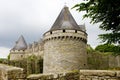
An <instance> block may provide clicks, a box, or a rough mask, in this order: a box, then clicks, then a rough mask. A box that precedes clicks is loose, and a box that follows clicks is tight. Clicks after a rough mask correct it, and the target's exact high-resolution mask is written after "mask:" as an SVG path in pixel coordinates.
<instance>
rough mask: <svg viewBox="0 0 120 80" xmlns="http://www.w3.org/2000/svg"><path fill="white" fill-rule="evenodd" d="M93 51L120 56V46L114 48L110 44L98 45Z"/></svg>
mask: <svg viewBox="0 0 120 80" xmlns="http://www.w3.org/2000/svg"><path fill="white" fill-rule="evenodd" d="M95 50H96V51H100V52H113V54H115V55H119V54H120V46H115V45H112V44H103V45H98V46H97V47H96V48H95Z"/></svg>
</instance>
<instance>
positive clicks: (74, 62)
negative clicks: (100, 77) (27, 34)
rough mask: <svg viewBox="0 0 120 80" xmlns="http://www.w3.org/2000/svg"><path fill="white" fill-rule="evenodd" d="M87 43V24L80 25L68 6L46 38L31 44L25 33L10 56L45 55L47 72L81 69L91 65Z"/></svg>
mask: <svg viewBox="0 0 120 80" xmlns="http://www.w3.org/2000/svg"><path fill="white" fill-rule="evenodd" d="M86 43H87V33H86V30H85V25H78V24H77V23H76V21H75V20H74V18H73V16H72V15H71V13H70V11H69V9H68V7H67V6H64V8H63V9H62V10H61V12H60V14H59V16H58V17H57V19H56V21H55V22H54V24H53V26H52V27H51V29H50V30H49V31H47V32H46V33H44V35H43V39H42V40H40V41H38V42H34V43H33V44H29V45H27V44H26V41H25V39H24V37H23V36H21V37H20V38H19V39H18V41H17V42H16V44H15V46H14V47H13V48H12V49H11V50H10V60H20V59H23V58H27V57H28V56H30V55H36V56H41V57H43V59H44V61H43V66H44V67H43V73H56V72H66V71H72V70H80V69H83V68H87V56H86Z"/></svg>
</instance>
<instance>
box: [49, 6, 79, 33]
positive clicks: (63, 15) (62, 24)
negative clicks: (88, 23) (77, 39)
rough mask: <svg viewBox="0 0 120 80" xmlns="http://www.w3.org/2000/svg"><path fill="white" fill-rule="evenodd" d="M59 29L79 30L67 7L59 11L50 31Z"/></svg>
mask: <svg viewBox="0 0 120 80" xmlns="http://www.w3.org/2000/svg"><path fill="white" fill-rule="evenodd" d="M59 29H68V30H81V29H80V27H79V26H78V24H77V23H76V21H75V20H74V18H73V16H72V15H71V13H70V11H69V9H68V7H67V6H64V8H63V9H62V10H61V12H60V14H59V16H58V17H57V19H56V21H55V23H54V24H53V26H52V27H51V29H50V31H52V30H59Z"/></svg>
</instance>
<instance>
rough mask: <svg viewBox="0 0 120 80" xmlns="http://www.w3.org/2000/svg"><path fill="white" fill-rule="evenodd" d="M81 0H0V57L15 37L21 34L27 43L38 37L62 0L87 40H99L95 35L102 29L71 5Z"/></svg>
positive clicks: (52, 19) (8, 48)
mask: <svg viewBox="0 0 120 80" xmlns="http://www.w3.org/2000/svg"><path fill="white" fill-rule="evenodd" d="M82 1H83V0H0V57H6V56H7V55H8V53H9V50H10V49H11V48H12V47H13V46H14V44H15V41H16V40H18V38H19V37H20V35H23V36H24V38H25V40H26V42H27V43H32V42H33V41H38V40H39V39H40V38H41V37H42V34H43V33H44V32H46V31H48V30H49V29H50V28H51V26H52V24H53V23H54V21H55V20H56V18H57V16H58V15H59V13H60V11H61V9H62V8H63V7H64V5H65V3H66V5H67V6H68V7H69V9H70V12H71V14H72V15H73V17H74V19H75V20H76V22H77V23H78V24H84V23H85V25H86V29H87V33H88V44H90V45H91V46H93V47H95V46H96V45H98V44H99V40H97V38H98V37H97V35H98V34H100V33H102V31H100V30H99V28H98V24H96V25H92V24H90V20H89V19H84V20H82V16H83V14H84V12H81V13H78V12H77V11H75V9H71V8H72V7H73V6H74V5H75V4H76V3H80V2H82Z"/></svg>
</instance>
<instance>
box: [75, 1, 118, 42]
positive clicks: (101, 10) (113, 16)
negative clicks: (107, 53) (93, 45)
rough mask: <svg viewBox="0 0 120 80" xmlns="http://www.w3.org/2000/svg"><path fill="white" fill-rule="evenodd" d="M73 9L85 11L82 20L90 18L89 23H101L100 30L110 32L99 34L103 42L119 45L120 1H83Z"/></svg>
mask: <svg viewBox="0 0 120 80" xmlns="http://www.w3.org/2000/svg"><path fill="white" fill-rule="evenodd" d="M84 1H85V2H83V3H80V4H76V5H75V6H74V7H73V8H76V10H77V11H86V14H85V15H84V16H83V18H88V17H89V18H91V23H93V24H94V23H99V22H100V23H101V25H100V26H99V28H100V29H102V30H105V31H110V32H109V33H107V34H100V35H99V37H100V39H102V41H103V42H107V43H119V44H120V0H84Z"/></svg>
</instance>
